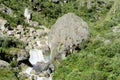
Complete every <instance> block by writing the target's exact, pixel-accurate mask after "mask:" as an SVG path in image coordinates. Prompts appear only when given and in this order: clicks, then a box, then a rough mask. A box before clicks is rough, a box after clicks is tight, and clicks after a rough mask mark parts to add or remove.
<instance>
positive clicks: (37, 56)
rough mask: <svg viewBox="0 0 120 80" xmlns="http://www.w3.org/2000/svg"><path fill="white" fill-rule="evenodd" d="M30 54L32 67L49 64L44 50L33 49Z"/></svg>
mask: <svg viewBox="0 0 120 80" xmlns="http://www.w3.org/2000/svg"><path fill="white" fill-rule="evenodd" d="M29 54H30V58H29V62H30V63H31V64H32V65H36V63H37V62H45V63H47V62H48V61H47V60H45V58H44V56H43V53H42V50H38V49H31V50H30V52H29Z"/></svg>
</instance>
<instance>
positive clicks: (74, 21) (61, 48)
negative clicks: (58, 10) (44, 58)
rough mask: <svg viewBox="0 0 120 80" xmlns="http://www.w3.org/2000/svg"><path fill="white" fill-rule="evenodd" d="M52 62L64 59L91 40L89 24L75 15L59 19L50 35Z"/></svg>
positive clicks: (69, 14)
mask: <svg viewBox="0 0 120 80" xmlns="http://www.w3.org/2000/svg"><path fill="white" fill-rule="evenodd" d="M48 37H49V39H48V42H49V47H50V50H51V60H54V59H64V58H65V57H66V55H67V53H69V52H70V51H74V50H75V48H77V47H80V46H81V44H82V43H83V42H85V41H87V40H88V38H89V27H88V25H87V23H86V22H85V21H84V20H83V19H82V18H80V17H78V16H77V15H75V14H74V13H67V14H65V15H63V16H62V17H60V18H58V20H57V21H56V23H55V24H54V25H53V26H52V28H51V31H50V33H49V35H48Z"/></svg>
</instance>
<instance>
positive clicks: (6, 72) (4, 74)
mask: <svg viewBox="0 0 120 80" xmlns="http://www.w3.org/2000/svg"><path fill="white" fill-rule="evenodd" d="M0 80H18V79H17V78H16V76H15V74H14V73H13V72H12V70H10V69H6V68H5V69H0Z"/></svg>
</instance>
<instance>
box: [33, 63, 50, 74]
mask: <svg viewBox="0 0 120 80" xmlns="http://www.w3.org/2000/svg"><path fill="white" fill-rule="evenodd" d="M48 68H49V64H48V63H44V62H38V63H37V64H36V65H34V66H33V69H34V70H35V71H36V73H37V74H39V73H41V72H42V71H46V70H47V69H48Z"/></svg>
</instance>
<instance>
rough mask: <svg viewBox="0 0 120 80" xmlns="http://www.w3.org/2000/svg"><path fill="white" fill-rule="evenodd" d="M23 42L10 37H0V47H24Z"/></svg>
mask: <svg viewBox="0 0 120 80" xmlns="http://www.w3.org/2000/svg"><path fill="white" fill-rule="evenodd" d="M24 46H25V44H24V43H23V42H21V41H19V40H17V39H15V38H12V37H0V47H2V48H11V47H15V48H24Z"/></svg>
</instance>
